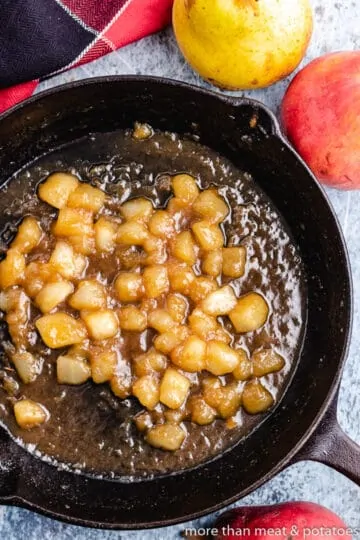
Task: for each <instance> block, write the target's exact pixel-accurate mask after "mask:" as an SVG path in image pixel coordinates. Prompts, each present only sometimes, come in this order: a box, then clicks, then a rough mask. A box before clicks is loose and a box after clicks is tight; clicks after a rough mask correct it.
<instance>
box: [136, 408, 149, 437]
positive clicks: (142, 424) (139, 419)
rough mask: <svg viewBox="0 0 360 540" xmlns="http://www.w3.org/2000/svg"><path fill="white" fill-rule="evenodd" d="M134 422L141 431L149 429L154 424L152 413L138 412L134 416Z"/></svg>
mask: <svg viewBox="0 0 360 540" xmlns="http://www.w3.org/2000/svg"><path fill="white" fill-rule="evenodd" d="M134 424H135V426H136V429H137V430H138V431H140V432H141V433H142V432H144V431H147V430H148V429H150V428H151V427H152V426H153V421H152V418H151V414H150V413H149V412H148V411H146V412H141V413H139V414H137V415H136V416H135V417H134Z"/></svg>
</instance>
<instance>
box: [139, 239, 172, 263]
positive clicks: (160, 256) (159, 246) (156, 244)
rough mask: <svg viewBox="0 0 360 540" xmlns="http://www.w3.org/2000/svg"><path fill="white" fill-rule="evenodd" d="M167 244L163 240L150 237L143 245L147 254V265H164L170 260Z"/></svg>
mask: <svg viewBox="0 0 360 540" xmlns="http://www.w3.org/2000/svg"><path fill="white" fill-rule="evenodd" d="M166 247H167V246H166V242H165V240H163V239H162V238H158V237H157V236H153V235H151V234H150V235H149V236H148V237H147V239H146V240H145V242H144V244H143V249H144V251H145V252H146V253H147V257H146V259H145V263H146V264H149V265H154V264H164V263H165V262H166V260H167V258H168V254H167V249H166Z"/></svg>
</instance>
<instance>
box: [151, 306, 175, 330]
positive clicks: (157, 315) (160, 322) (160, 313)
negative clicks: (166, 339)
mask: <svg viewBox="0 0 360 540" xmlns="http://www.w3.org/2000/svg"><path fill="white" fill-rule="evenodd" d="M148 324H149V326H150V327H151V328H154V329H155V330H156V331H157V332H160V333H164V332H168V331H169V330H171V329H172V328H173V327H174V326H176V324H177V323H176V322H175V321H174V319H173V318H172V317H171V315H170V313H169V312H168V311H166V310H165V309H155V310H154V311H151V312H150V313H149V316H148Z"/></svg>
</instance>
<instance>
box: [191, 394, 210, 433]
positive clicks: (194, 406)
mask: <svg viewBox="0 0 360 540" xmlns="http://www.w3.org/2000/svg"><path fill="white" fill-rule="evenodd" d="M189 408H190V410H191V421H192V422H195V424H199V425H200V426H206V425H208V424H211V423H212V422H213V421H214V420H215V418H216V410H215V409H213V408H212V407H210V405H208V404H207V403H206V401H205V400H204V398H203V397H202V396H193V397H191V398H190V400H189Z"/></svg>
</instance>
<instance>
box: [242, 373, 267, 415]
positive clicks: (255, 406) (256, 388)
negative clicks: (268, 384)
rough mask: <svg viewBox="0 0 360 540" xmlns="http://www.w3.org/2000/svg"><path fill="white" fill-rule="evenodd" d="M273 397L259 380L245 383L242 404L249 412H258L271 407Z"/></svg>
mask: <svg viewBox="0 0 360 540" xmlns="http://www.w3.org/2000/svg"><path fill="white" fill-rule="evenodd" d="M273 404H274V398H273V396H272V395H271V393H270V392H269V390H267V389H266V388H265V386H263V385H262V384H261V383H260V382H259V381H256V380H254V381H249V382H247V383H246V385H245V388H244V390H243V393H242V405H243V407H244V409H245V411H246V412H247V413H249V414H260V413H263V412H265V411H267V410H268V409H270V407H272V406H273Z"/></svg>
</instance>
